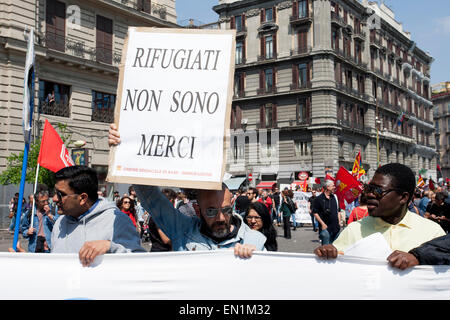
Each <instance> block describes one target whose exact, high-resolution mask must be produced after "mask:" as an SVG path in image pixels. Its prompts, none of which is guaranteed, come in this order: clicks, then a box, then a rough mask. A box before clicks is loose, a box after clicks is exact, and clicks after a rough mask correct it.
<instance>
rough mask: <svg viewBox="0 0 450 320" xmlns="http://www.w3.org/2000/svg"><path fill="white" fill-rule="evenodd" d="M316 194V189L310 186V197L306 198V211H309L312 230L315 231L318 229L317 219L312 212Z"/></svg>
mask: <svg viewBox="0 0 450 320" xmlns="http://www.w3.org/2000/svg"><path fill="white" fill-rule="evenodd" d="M316 194H317V189H316V188H312V189H311V197H309V199H308V211H309V215H310V216H311V223H312V227H313V231H314V232H317V230H318V229H319V222H318V221H317V219H315V218H314V214H313V208H314V200H315V199H316V197H317V195H316Z"/></svg>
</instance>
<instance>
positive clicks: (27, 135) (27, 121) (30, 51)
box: [12, 28, 34, 251]
mask: <svg viewBox="0 0 450 320" xmlns="http://www.w3.org/2000/svg"><path fill="white" fill-rule="evenodd" d="M28 37H29V38H28V45H27V55H26V58H25V60H26V61H25V76H24V92H26V90H27V89H28V88H29V87H30V92H29V93H30V94H29V96H28V95H27V94H24V97H25V99H26V98H27V97H28V101H26V100H25V101H24V103H23V105H22V108H23V114H22V121H23V124H22V125H23V126H24V140H25V148H24V150H23V158H22V175H21V178H20V187H19V201H18V203H17V212H16V225H15V228H14V239H13V245H12V247H13V249H14V251H17V241H18V240H19V231H20V220H21V217H22V205H23V198H24V196H23V194H24V189H25V181H26V177H27V165H28V151H29V150H30V139H31V126H32V124H33V112H34V29H33V28H31V30H30V34H29V36H28ZM30 60H31V62H30ZM29 63H31V69H30V70H28V67H30V66H29ZM29 71H31V83H30V75H29V73H28V72H29ZM28 86H29V87H28ZM27 107H29V110H28V109H27ZM25 111H31V112H30V114H28V113H26V112H25ZM25 114H27V117H25V116H24V115H25ZM27 125H28V126H29V127H30V128H29V129H28V128H27Z"/></svg>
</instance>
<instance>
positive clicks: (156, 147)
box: [107, 27, 235, 189]
mask: <svg viewBox="0 0 450 320" xmlns="http://www.w3.org/2000/svg"><path fill="white" fill-rule="evenodd" d="M234 52H235V31H234V30H191V29H157V28H134V27H132V28H129V30H128V36H127V39H126V41H125V45H124V51H123V56H122V62H121V66H120V76H119V84H118V89H117V102H116V107H115V123H116V124H117V126H118V129H119V132H120V137H121V143H120V144H119V145H118V146H116V147H113V148H112V151H111V153H110V160H109V172H108V178H107V180H108V181H111V182H119V183H137V184H150V185H160V186H172V187H187V188H201V189H221V184H222V178H223V175H224V172H225V156H226V148H227V145H228V143H229V139H228V138H227V129H228V128H229V125H230V124H229V121H230V113H231V101H232V85H233V74H234V63H233V62H234Z"/></svg>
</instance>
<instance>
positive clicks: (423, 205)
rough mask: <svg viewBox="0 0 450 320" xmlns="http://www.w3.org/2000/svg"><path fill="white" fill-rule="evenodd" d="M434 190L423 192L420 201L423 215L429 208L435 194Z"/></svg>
mask: <svg viewBox="0 0 450 320" xmlns="http://www.w3.org/2000/svg"><path fill="white" fill-rule="evenodd" d="M433 194H434V193H433V191H425V192H424V193H423V197H422V199H420V202H419V206H418V207H419V213H420V215H421V216H422V217H423V216H425V212H426V210H427V206H428V203H429V202H430V201H431V196H432V195H433Z"/></svg>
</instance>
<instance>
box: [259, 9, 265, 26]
mask: <svg viewBox="0 0 450 320" xmlns="http://www.w3.org/2000/svg"><path fill="white" fill-rule="evenodd" d="M259 17H260V21H261V23H263V22H264V21H266V10H265V9H262V10H261V13H260V15H259Z"/></svg>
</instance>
